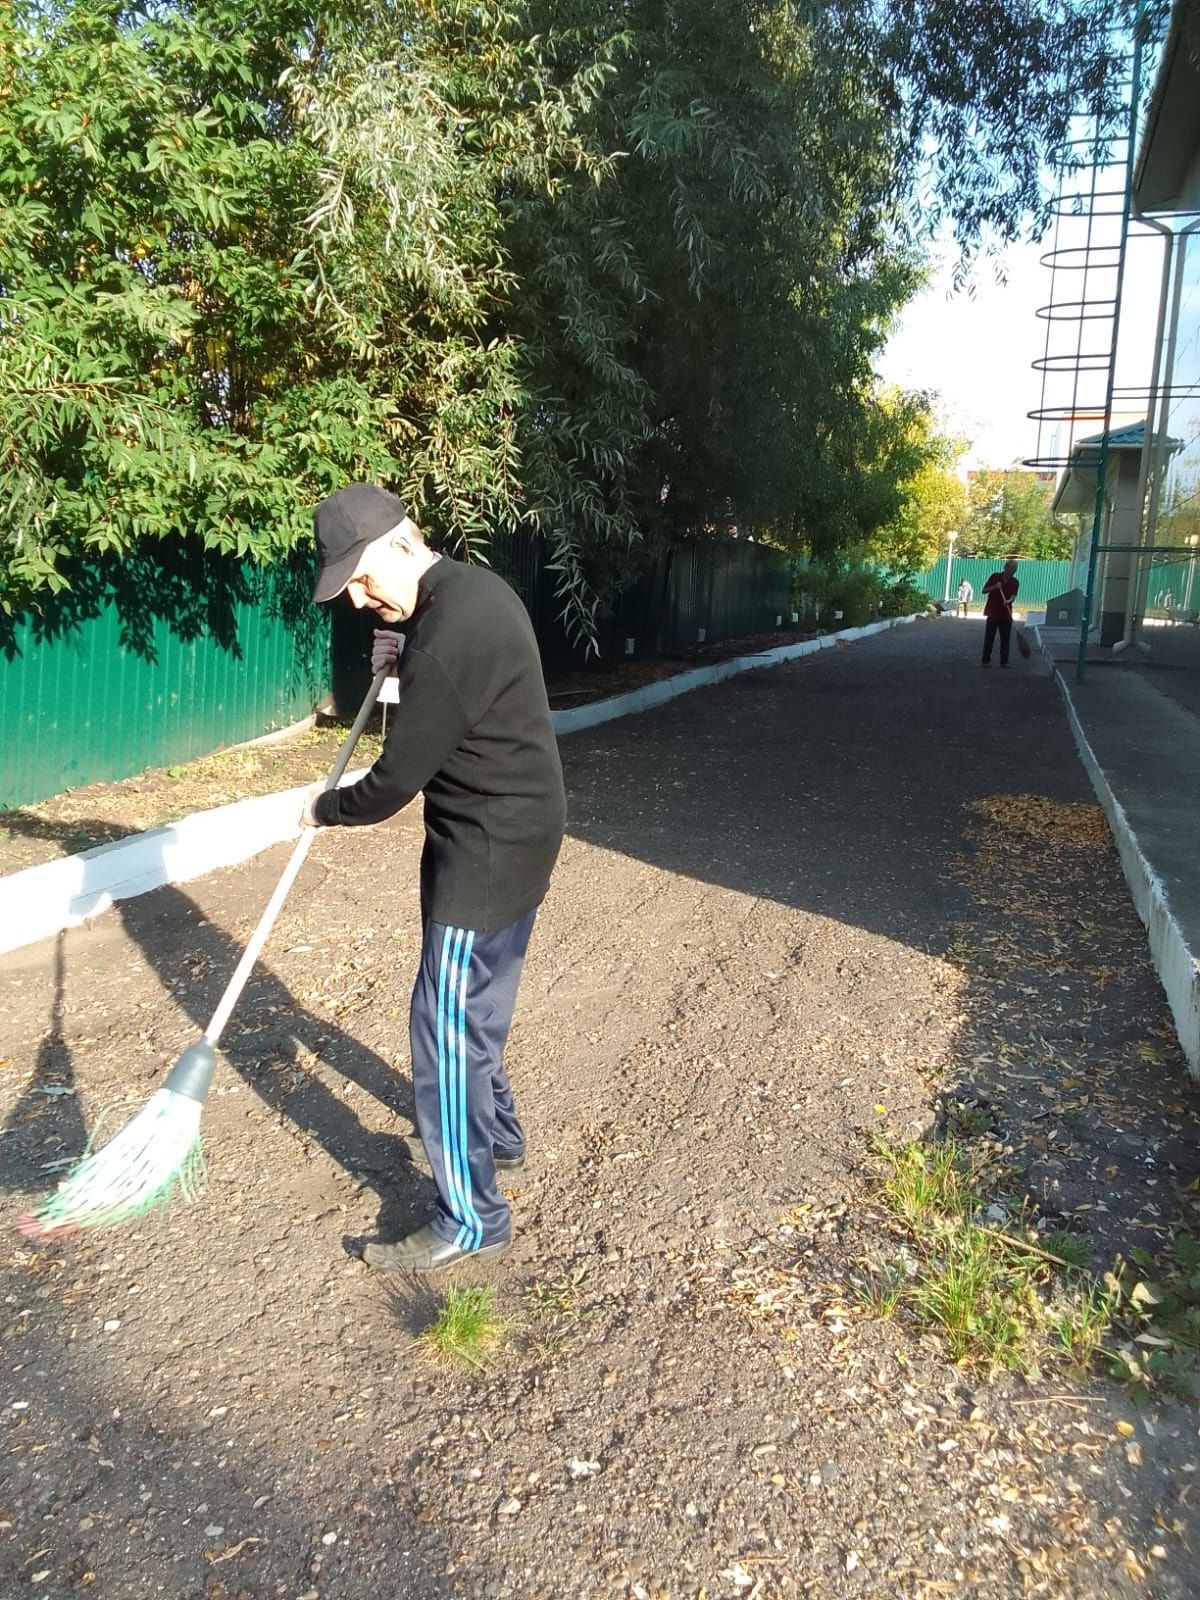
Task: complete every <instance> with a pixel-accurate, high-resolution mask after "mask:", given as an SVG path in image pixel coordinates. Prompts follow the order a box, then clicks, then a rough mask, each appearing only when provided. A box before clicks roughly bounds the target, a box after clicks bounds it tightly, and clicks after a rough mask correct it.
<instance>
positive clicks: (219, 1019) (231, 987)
mask: <svg viewBox="0 0 1200 1600" xmlns="http://www.w3.org/2000/svg"><path fill="white" fill-rule="evenodd" d="M390 671H391V668H390V667H385V668H384V669H383V671H382V672H377V673H376V674H375V677H374V679H373V681H372V683H371V687H370V688H369V689H368V690H367V698H366V699H365V700H364V701H363V703H362V705H361V706H360V708H359V712H358V715H357V716H356V717H355V719H354V726H353V727H352V728H351V729H350V732H349V733H348V734H347V735H346V737H345V739H344V740H343V742H342V748H341V749H340V750H339V751H338V757H337V760H336V761H335V762H334V763H333V770H332V771H331V772H330V774H329V776H328V777H327V778H326V780H325V788H326V789H332V788H334V787H335V786H336V784H337V781H338V779H339V778H340V777H341V776H342V773H343V772H345V770H346V768H347V767H348V766H349V764H350V757H351V756H352V755H353V754H354V747H355V745H356V744H357V743H358V741H359V739H360V737H361V736H362V731H363V729H364V728H365V727H366V725H367V719H368V717H370V715H371V711H372V708H373V707H374V705H375V702H376V700H378V698H379V691H380V690H381V689H382V688H383V681H384V679H385V678H386V677H387V675H388V673H389V672H390ZM316 836H317V829H316V828H305V829H304V831H303V832H302V833H301V835H300V837H299V839H298V840H297V841H296V848H295V849H294V850H293V851H292V855H291V859H290V860H289V862H288V864H287V866H286V867H284V869H283V875H282V877H281V878H280V880H279V882H278V883H277V884H276V885H275V893H274V894H273V895H272V896H271V898H270V900H269V901H268V902H267V909H266V910H265V911H264V912H263V914H262V916H261V917H260V918H259V919H258V927H257V928H255V930H254V932H253V934H252V935H251V936H250V942H249V944H248V945H247V946H246V948H245V950H243V951H242V959H241V960H240V961H239V962H238V964H237V967H236V968H235V969H234V974H233V977H232V978H230V980H229V983H228V984H227V985H226V988H225V993H224V994H223V995H222V996H221V999H220V1001H219V1002H218V1005H217V1009H216V1010H215V1011H214V1012H213V1017H212V1021H211V1022H210V1023H209V1025H208V1027H207V1028H206V1029H205V1030H204V1037H205V1039H206V1040H207V1042H208V1043H209V1044H210V1045H215V1044H216V1043H217V1040H218V1039H219V1038H220V1037H221V1034H222V1032H223V1031H224V1028H225V1024H226V1023H227V1022H228V1021H229V1018H230V1016H231V1015H232V1013H233V1008H234V1006H235V1005H237V1003H238V998H239V996H240V995H241V992H242V990H243V989H244V988H245V987H246V980H247V978H248V977H249V976H250V973H251V970H252V969H253V967H254V963H255V962H256V961H257V960H258V958H259V955H260V954H261V953H262V947H263V945H264V944H266V942H267V936H268V935H269V933H270V932H271V929H272V928H273V927H274V926H275V919H276V917H278V915H279V913H280V911H281V910H282V909H283V902H284V901H285V900H286V899H287V897H288V893H289V891H290V889H291V887H292V885H293V883H295V881H296V875H297V874H298V873H299V871H300V868H301V867H302V866H303V865H304V858H305V856H307V854H308V852H309V849H310V848H311V846H312V842H313V840H314V839H315V838H316Z"/></svg>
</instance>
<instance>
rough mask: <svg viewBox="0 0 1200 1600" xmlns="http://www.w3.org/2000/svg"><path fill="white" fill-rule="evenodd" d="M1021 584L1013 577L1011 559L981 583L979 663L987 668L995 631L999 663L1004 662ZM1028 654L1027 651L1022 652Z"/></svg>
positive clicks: (1013, 567)
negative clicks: (998, 639) (983, 623)
mask: <svg viewBox="0 0 1200 1600" xmlns="http://www.w3.org/2000/svg"><path fill="white" fill-rule="evenodd" d="M1020 587H1021V584H1020V580H1019V579H1018V578H1017V563H1016V562H1015V561H1013V560H1012V559H1011V558H1010V559H1009V560H1008V561H1006V562H1005V563H1004V570H1003V571H1002V572H993V573H992V575H991V577H990V578H989V579H988V580H987V582H986V583H985V584H984V586H983V592H984V594H985V595H986V596H987V599H986V600H985V602H984V606H983V615H984V619H985V622H986V626H985V628H984V630H983V662H982V665H983V666H985V667H990V666H991V664H992V646H993V645H994V644H995V642H996V635H997V633H998V634H999V635H1000V665H1001V666H1002V667H1007V665H1008V648H1009V645H1010V644H1011V643H1012V630H1013V601H1014V600H1015V599H1016V598H1017V590H1018V589H1019V588H1020ZM1025 653H1026V654H1028V651H1026V652H1025Z"/></svg>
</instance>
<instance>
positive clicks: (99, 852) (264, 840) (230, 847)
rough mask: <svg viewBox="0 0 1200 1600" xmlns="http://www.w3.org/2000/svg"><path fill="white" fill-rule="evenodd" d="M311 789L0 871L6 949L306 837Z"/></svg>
mask: <svg viewBox="0 0 1200 1600" xmlns="http://www.w3.org/2000/svg"><path fill="white" fill-rule="evenodd" d="M915 620H916V619H915V618H914V617H894V618H889V619H888V620H887V621H886V622H872V623H869V624H868V625H867V626H866V627H863V628H847V629H846V630H845V631H844V632H842V633H831V634H826V635H824V636H823V637H822V638H820V639H808V640H805V642H804V643H803V644H785V645H780V646H779V648H778V649H775V650H764V651H762V652H761V653H760V654H758V655H753V656H734V657H732V658H731V659H730V660H728V661H718V662H714V663H713V665H712V666H708V667H696V668H695V669H693V670H692V671H691V672H682V673H679V674H678V675H677V676H676V677H673V678H664V679H662V680H661V681H660V682H658V683H649V684H646V685H645V686H644V687H643V688H641V689H634V690H631V691H630V693H629V694H619V695H614V696H613V697H612V698H611V699H608V700H598V701H596V702H595V703H594V704H592V705H588V706H579V707H577V708H576V709H575V710H573V711H555V712H554V713H553V714H552V718H551V720H552V721H553V723H554V731H555V733H556V734H558V736H559V737H560V738H562V737H564V736H565V735H567V734H570V733H578V732H580V731H582V730H583V729H584V728H593V727H596V726H597V725H598V724H600V723H602V722H611V721H613V720H614V719H615V718H616V717H624V716H629V715H630V714H631V713H633V712H637V711H649V710H650V709H651V707H653V706H660V705H664V704H665V703H666V702H667V701H668V700H673V699H675V697H676V696H677V695H681V694H690V693H691V691H692V690H694V689H701V688H704V687H705V686H706V685H708V684H712V683H720V682H721V681H722V679H724V678H732V677H733V676H735V674H737V673H739V672H752V671H755V670H757V669H758V668H760V667H773V666H777V665H778V664H779V663H780V662H783V661H795V660H797V659H799V658H800V657H801V656H807V655H813V654H815V653H816V652H817V651H819V650H825V649H828V648H829V646H830V645H836V644H842V643H849V642H851V641H853V640H855V639H865V638H867V637H868V635H870V634H873V633H882V632H884V631H885V630H886V629H888V628H893V627H895V626H896V625H897V624H899V623H904V622H913V621H915ZM364 770H365V769H360V770H359V771H357V772H348V773H347V774H346V775H345V777H344V778H343V779H342V783H343V784H347V783H354V782H355V781H356V780H357V779H358V778H360V777H361V776H362V773H363V771H364ZM310 787H311V785H309V784H301V785H300V786H299V787H298V788H295V789H284V790H282V791H281V792H280V793H278V794H268V795H257V796H255V797H254V798H252V799H250V800H238V801H235V802H234V804H233V805H228V806H216V807H214V809H212V810H211V811H197V812H194V813H193V814H192V815H191V816H188V817H182V818H181V819H180V820H179V821H178V822H175V823H172V824H171V825H170V827H167V828H155V829H154V830H153V832H150V833H138V834H133V835H131V836H130V837H129V838H128V839H118V840H116V841H115V843H113V844H102V845H97V846H96V848H95V849H93V850H85V851H83V852H82V854H80V855H75V856H66V857H64V858H63V859H62V860H60V861H48V862H46V863H44V864H43V865H41V866H36V867H27V868H26V869H25V870H24V871H23V872H13V873H10V874H9V875H8V876H7V877H0V952H3V951H5V950H16V949H19V948H20V947H21V946H23V945H27V944H36V943H37V941H38V940H39V939H47V938H50V937H51V936H52V935H53V934H56V933H58V932H60V931H61V930H62V929H63V928H73V927H76V926H77V925H78V924H79V923H81V922H86V921H87V919H88V918H89V917H95V916H98V915H99V914H100V912H102V911H107V910H108V909H109V907H110V906H111V905H112V904H113V903H114V902H115V901H117V900H128V899H131V898H132V897H133V896H134V895H139V894H146V893H148V892H149V890H151V889H161V888H162V887H163V885H164V884H168V883H186V882H187V881H188V880H189V879H191V878H199V877H203V875H204V874H205V873H206V872H214V871H216V870H217V869H218V868H219V867H232V866H236V865H237V863H238V862H239V861H247V860H249V858H250V857H251V856H255V855H257V854H258V853H259V851H261V850H267V849H269V848H270V847H271V846H272V845H276V844H282V843H283V842H284V841H286V840H288V839H295V838H297V837H298V835H299V828H298V827H297V823H296V819H297V817H298V816H299V814H300V805H301V800H302V797H303V795H304V794H305V792H306V791H307V790H308V789H309V788H310Z"/></svg>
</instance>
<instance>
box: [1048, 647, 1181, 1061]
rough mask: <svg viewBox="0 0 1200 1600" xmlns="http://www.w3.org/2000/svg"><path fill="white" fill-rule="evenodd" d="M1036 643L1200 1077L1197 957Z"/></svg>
mask: <svg viewBox="0 0 1200 1600" xmlns="http://www.w3.org/2000/svg"><path fill="white" fill-rule="evenodd" d="M1034 631H1035V632H1036V633H1037V636H1038V645H1039V647H1040V648H1041V651H1042V654H1043V655H1044V656H1045V657H1046V659H1047V660H1048V661H1049V662H1050V666H1051V670H1052V671H1053V674H1054V677H1055V678H1056V679H1057V681H1058V687H1059V691H1060V693H1061V694H1062V697H1063V702H1064V704H1065V705H1066V708H1067V722H1068V723H1069V724H1070V728H1071V733H1072V735H1073V736H1074V739H1075V745H1076V748H1077V749H1078V751H1079V758H1080V760H1081V761H1082V762H1083V766H1084V770H1085V771H1086V773H1087V775H1088V777H1089V778H1090V779H1091V781H1092V788H1093V789H1094V790H1095V792H1096V798H1097V799H1098V800H1099V802H1100V804H1101V805H1102V806H1103V807H1104V810H1105V813H1106V814H1107V816H1108V821H1109V825H1110V826H1111V828H1112V832H1113V838H1114V840H1115V841H1116V846H1117V855H1118V856H1119V857H1120V860H1121V866H1122V869H1123V870H1124V873H1125V881H1126V882H1127V883H1128V885H1129V893H1130V896H1131V898H1132V900H1133V904H1134V909H1135V910H1136V911H1137V914H1138V916H1139V917H1140V918H1141V919H1142V922H1143V923H1144V924H1145V928H1146V935H1147V938H1148V940H1149V944H1150V957H1151V960H1152V961H1153V962H1154V970H1155V971H1156V972H1157V973H1158V976H1159V981H1160V982H1161V983H1162V986H1163V989H1164V991H1165V992H1166V996H1167V1004H1168V1005H1169V1006H1170V1008H1171V1015H1172V1017H1173V1018H1174V1019H1175V1029H1176V1032H1177V1033H1178V1035H1179V1043H1180V1046H1181V1048H1182V1050H1183V1054H1184V1058H1185V1060H1186V1061H1187V1064H1188V1067H1189V1069H1190V1070H1191V1072H1192V1075H1193V1076H1194V1077H1200V959H1198V958H1197V956H1196V954H1195V953H1194V952H1193V951H1192V949H1191V948H1190V947H1189V945H1188V942H1187V937H1186V935H1185V934H1184V931H1183V929H1182V928H1181V927H1180V925H1179V922H1178V921H1177V919H1176V917H1175V915H1174V913H1173V912H1172V910H1171V902H1170V899H1169V897H1168V895H1167V891H1166V889H1165V887H1164V885H1163V881H1162V879H1161V878H1160V877H1159V876H1158V873H1157V872H1155V870H1154V868H1153V867H1152V866H1151V864H1150V862H1149V860H1148V859H1147V857H1146V854H1145V852H1144V851H1143V850H1142V847H1141V845H1140V844H1139V843H1138V838H1137V834H1136V833H1135V832H1134V830H1133V825H1132V824H1131V822H1130V821H1129V818H1128V816H1127V815H1126V813H1125V808H1124V806H1122V804H1121V802H1120V801H1119V800H1118V799H1117V797H1116V795H1115V794H1114V793H1113V789H1112V785H1111V784H1110V783H1109V781H1108V777H1107V775H1106V774H1105V771H1104V768H1103V767H1102V766H1101V765H1100V762H1099V761H1098V760H1097V758H1096V752H1095V751H1094V750H1093V749H1092V746H1091V741H1090V740H1089V739H1088V736H1087V734H1086V733H1085V732H1084V728H1083V723H1082V722H1081V721H1080V720H1079V715H1078V713H1077V712H1076V710H1075V703H1074V701H1073V700H1072V699H1071V691H1070V689H1069V688H1068V686H1067V680H1066V678H1065V677H1064V676H1063V674H1062V673H1061V672H1060V671H1059V668H1058V664H1057V663H1056V662H1055V661H1054V659H1053V657H1052V656H1051V655H1050V652H1049V651H1048V650H1047V649H1046V644H1045V641H1044V640H1043V638H1042V636H1041V632H1040V630H1038V629H1035V630H1034Z"/></svg>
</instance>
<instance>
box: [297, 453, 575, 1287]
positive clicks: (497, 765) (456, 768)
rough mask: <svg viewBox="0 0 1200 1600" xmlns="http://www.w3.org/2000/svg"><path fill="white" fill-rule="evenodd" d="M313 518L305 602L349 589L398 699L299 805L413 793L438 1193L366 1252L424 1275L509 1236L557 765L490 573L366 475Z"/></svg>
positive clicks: (504, 590) (365, 808)
mask: <svg viewBox="0 0 1200 1600" xmlns="http://www.w3.org/2000/svg"><path fill="white" fill-rule="evenodd" d="M315 530H316V539H317V549H318V553H319V556H320V574H319V576H318V578H317V583H316V588H315V589H314V591H313V599H314V600H315V601H318V602H324V601H329V600H334V599H336V598H337V596H338V595H340V594H345V595H346V596H347V597H348V598H349V600H350V602H351V604H353V605H354V606H355V607H357V608H358V609H360V610H361V609H363V608H364V607H365V608H367V609H369V610H372V611H374V612H375V613H376V614H377V615H378V617H379V618H380V620H381V621H382V622H384V623H387V624H389V627H388V628H385V629H377V630H376V632H375V646H374V650H373V653H372V657H371V665H372V669H373V670H374V671H376V672H379V671H381V670H383V668H384V667H387V666H393V665H394V667H395V671H396V674H397V677H398V687H399V707H398V711H397V715H396V717H395V720H394V721H393V723H392V726H391V727H390V729H389V730H388V735H387V739H386V741H385V743H384V747H383V750H382V752H381V754H380V756H379V759H378V760H377V761H376V762H375V764H374V766H373V767H372V768H371V770H370V771H369V772H368V773H367V774H366V775H365V776H364V777H363V778H361V779H360V780H359V782H358V783H355V784H353V785H351V786H349V787H347V788H344V789H331V790H328V791H325V792H322V791H321V790H320V789H319V788H314V789H312V790H311V791H310V792H309V795H308V797H307V798H306V801H305V805H304V813H303V818H302V820H303V822H304V823H305V825H307V826H320V827H337V826H342V827H355V826H361V825H364V824H368V823H373V822H382V821H383V820H384V819H385V818H386V817H390V816H392V815H394V814H395V813H396V812H397V811H399V810H400V809H401V808H402V807H404V806H406V805H408V804H409V802H410V801H411V800H413V799H415V798H416V796H417V795H418V794H423V795H424V797H425V847H424V851H423V853H422V856H421V921H422V930H423V937H422V946H421V963H420V968H419V971H418V973H417V980H416V986H415V988H414V990H413V995H412V1006H411V1010H410V1014H409V1034H410V1042H411V1048H412V1084H413V1099H414V1102H415V1106H416V1119H417V1130H418V1132H419V1134H420V1136H421V1139H422V1141H423V1143H424V1145H425V1150H426V1153H427V1155H428V1157H429V1162H430V1166H431V1167H432V1169H433V1178H434V1182H435V1184H436V1185H437V1196H438V1198H437V1208H436V1210H435V1212H434V1215H433V1217H432V1218H431V1220H430V1221H429V1223H428V1224H427V1225H426V1226H425V1227H422V1228H418V1230H417V1231H416V1232H415V1233H413V1234H410V1235H409V1236H408V1237H407V1238H405V1239H400V1240H397V1241H393V1242H381V1243H378V1244H369V1245H367V1246H366V1247H365V1249H364V1251H363V1259H364V1260H365V1261H367V1262H368V1263H369V1264H370V1265H371V1266H375V1267H381V1268H384V1269H394V1270H402V1271H410V1272H433V1271H438V1270H440V1269H443V1268H446V1267H451V1266H454V1265H455V1264H456V1263H458V1262H460V1261H464V1260H466V1259H468V1258H470V1259H474V1260H479V1259H482V1258H484V1257H488V1256H493V1255H498V1254H500V1252H502V1251H503V1250H505V1249H507V1247H508V1245H509V1243H510V1241H511V1238H512V1219H511V1215H510V1212H509V1208H508V1204H507V1202H506V1201H505V1199H504V1196H503V1195H502V1194H501V1192H500V1188H499V1184H498V1182H497V1177H496V1171H497V1168H498V1167H499V1168H515V1167H519V1166H521V1165H522V1164H523V1163H524V1159H525V1134H524V1131H523V1129H522V1127H521V1123H520V1121H519V1119H518V1117H517V1112H516V1107H515V1105H514V1103H513V1094H512V1089H511V1087H510V1085H509V1082H508V1077H507V1074H506V1072H505V1069H504V1046H505V1042H506V1040H507V1037H508V1030H509V1026H510V1024H511V1021H512V1014H513V1008H514V1006H515V1003H516V998H517V986H518V984H519V982H520V978H521V967H522V963H523V961H524V959H525V952H526V949H527V947H528V945H529V937H530V934H531V932H532V930H533V923H534V917H535V916H536V914H537V908H538V906H539V905H540V904H541V902H542V900H543V898H544V897H545V894H546V890H547V888H548V886H549V883H550V874H551V872H552V871H553V868H554V863H555V861H556V859H557V857H558V852H559V847H560V846H561V844H562V838H563V831H564V828H565V823H566V797H565V794H564V791H563V778H562V766H561V764H560V762H559V757H558V745H557V742H556V740H555V737H554V730H553V728H552V726H551V723H550V708H549V705H548V703H547V699H546V686H545V683H544V681H543V678H542V669H541V661H540V658H539V655H538V648H537V643H536V640H535V638H534V633H533V628H532V625H531V623H530V621H529V617H528V614H527V613H526V611H525V608H524V606H523V605H522V604H521V601H520V600H519V599H518V597H517V596H516V595H515V594H514V593H513V591H512V590H511V589H510V588H509V587H508V585H507V584H506V583H504V582H503V580H502V579H500V578H498V577H496V575H495V574H494V573H492V572H489V571H488V570H487V569H486V568H483V567H478V566H467V565H465V564H463V563H462V562H458V561H453V560H451V559H450V558H449V557H447V556H439V555H437V554H435V553H434V552H433V551H432V550H430V549H429V547H428V546H427V545H426V543H425V540H424V537H423V535H422V533H421V531H420V529H419V528H418V527H417V526H416V524H415V523H414V522H413V521H412V520H411V519H410V518H409V517H408V516H407V514H406V512H405V508H404V506H403V504H402V503H401V501H399V500H398V499H397V498H396V497H395V496H394V495H391V494H388V493H387V492H386V491H385V490H383V489H379V488H376V487H374V486H373V485H370V484H351V485H350V486H349V487H348V488H345V489H341V490H339V491H338V493H337V494H335V495H332V496H330V498H329V499H327V500H324V501H322V503H321V504H320V505H319V506H318V507H317V511H316V516H315ZM399 625H403V627H404V632H403V634H400V633H398V632H395V631H392V629H393V628H394V627H397V626H399Z"/></svg>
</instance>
